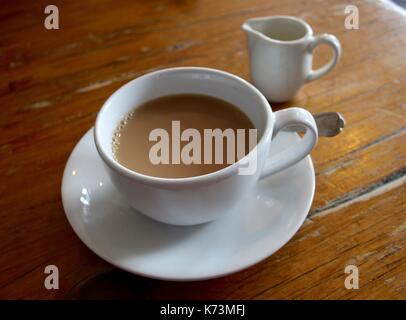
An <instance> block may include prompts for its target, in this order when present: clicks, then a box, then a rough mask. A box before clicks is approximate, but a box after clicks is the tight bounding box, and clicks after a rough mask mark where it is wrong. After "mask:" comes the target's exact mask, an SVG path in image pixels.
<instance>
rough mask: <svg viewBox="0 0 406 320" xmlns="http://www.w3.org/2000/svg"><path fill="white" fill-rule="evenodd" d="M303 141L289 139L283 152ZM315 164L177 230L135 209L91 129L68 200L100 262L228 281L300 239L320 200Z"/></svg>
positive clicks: (158, 274) (283, 137)
mask: <svg viewBox="0 0 406 320" xmlns="http://www.w3.org/2000/svg"><path fill="white" fill-rule="evenodd" d="M298 140H299V137H298V136H297V135H296V134H295V133H287V132H283V133H280V134H278V136H277V138H276V139H275V140H274V141H273V142H272V143H273V145H272V147H271V150H272V151H273V152H278V151H279V150H283V149H284V148H286V147H287V146H290V145H292V144H293V143H295V142H296V141H298ZM314 189H315V176H314V169H313V164H312V161H311V158H310V157H307V158H305V159H304V160H302V161H301V162H300V163H298V164H296V165H295V166H293V167H291V168H289V169H287V170H285V171H282V172H280V173H278V174H276V175H274V176H272V177H270V178H268V179H265V180H263V181H261V182H259V183H258V185H257V187H256V188H255V189H254V190H253V191H252V192H251V193H250V194H249V195H248V197H247V200H246V201H245V203H244V204H243V205H242V206H241V207H240V209H239V210H237V211H236V212H234V213H232V214H229V215H227V216H224V217H222V218H221V219H219V220H216V221H214V222H211V223H207V224H204V225H199V226H191V227H183V226H182V227H177V226H170V225H165V224H162V223H159V222H155V221H153V220H151V219H149V218H146V217H144V216H143V215H142V214H140V213H138V212H137V211H135V210H134V209H132V208H130V207H129V206H128V205H127V204H126V203H125V201H124V200H123V199H122V198H121V196H120V195H119V194H118V193H117V191H116V190H115V189H114V187H113V186H112V184H111V182H110V180H109V177H108V176H107V174H106V173H105V171H104V168H103V167H102V163H101V160H100V159H99V155H98V154H97V151H96V148H95V146H94V142H93V131H92V130H89V131H88V132H87V133H86V134H85V135H84V136H83V138H82V139H81V140H80V141H79V143H78V144H77V145H76V147H75V149H74V150H73V152H72V154H71V155H70V157H69V160H68V163H67V164H66V167H65V172H64V175H63V180H62V201H63V206H64V209H65V212H66V216H67V218H68V220H69V222H70V224H71V226H72V228H73V229H74V230H75V232H76V234H77V235H78V236H79V238H80V239H81V240H82V241H83V242H84V243H85V244H86V245H87V246H88V247H89V248H90V249H91V250H92V251H93V252H95V253H96V254H97V255H99V256H100V257H101V258H103V259H104V260H106V261H108V262H110V263H111V264H113V265H115V266H117V267H119V268H121V269H124V270H126V271H129V272H132V273H135V274H139V275H142V276H146V277H151V278H157V279H165V280H202V279H208V278H215V277H220V276H224V275H227V274H230V273H233V272H236V271H239V270H242V269H244V268H247V267H249V266H251V265H253V264H255V263H258V262H259V261H261V260H263V259H265V258H267V257H269V256H270V255H271V254H273V253H274V252H275V251H277V250H278V249H279V248H281V247H282V246H283V245H284V244H286V243H287V242H288V241H289V239H290V238H292V237H293V235H294V234H295V233H296V232H297V230H298V229H299V227H300V226H301V225H302V223H303V221H304V219H305V218H306V216H307V213H308V211H309V209H310V205H311V203H312V200H313V195H314Z"/></svg>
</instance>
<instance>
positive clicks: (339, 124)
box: [285, 112, 345, 137]
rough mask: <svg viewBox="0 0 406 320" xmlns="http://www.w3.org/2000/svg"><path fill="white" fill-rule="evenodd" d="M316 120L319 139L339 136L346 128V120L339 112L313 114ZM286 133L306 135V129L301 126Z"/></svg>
mask: <svg viewBox="0 0 406 320" xmlns="http://www.w3.org/2000/svg"><path fill="white" fill-rule="evenodd" d="M313 117H314V120H316V124H317V129H318V132H319V137H334V136H336V135H338V134H339V133H340V132H341V131H342V130H343V129H344V127H345V119H344V117H343V116H342V115H341V114H340V113H338V112H322V113H317V114H313ZM285 130H286V131H294V132H300V133H304V132H305V129H304V128H303V127H300V126H290V127H288V128H286V129H285Z"/></svg>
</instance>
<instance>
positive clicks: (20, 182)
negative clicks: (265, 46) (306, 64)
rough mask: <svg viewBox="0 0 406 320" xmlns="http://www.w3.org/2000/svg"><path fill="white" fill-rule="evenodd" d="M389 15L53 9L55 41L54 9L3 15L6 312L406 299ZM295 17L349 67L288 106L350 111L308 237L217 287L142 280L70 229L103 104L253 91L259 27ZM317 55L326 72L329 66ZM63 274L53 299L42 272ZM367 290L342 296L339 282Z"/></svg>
mask: <svg viewBox="0 0 406 320" xmlns="http://www.w3.org/2000/svg"><path fill="white" fill-rule="evenodd" d="M388 3H389V2H388V1H378V0H370V1H352V4H355V5H357V6H358V8H359V11H360V29H359V30H346V29H345V28H344V19H345V13H344V8H345V6H346V5H347V2H345V1H333V0H327V1H299V0H293V1H267V0H252V1H239V0H234V1H232V0H227V1H221V2H220V1H214V0H207V1H197V0H196V1H194V0H183V1H169V0H167V1H148V2H147V1H145V2H144V1H129V0H128V1H111V0H100V1H55V2H54V3H53V4H55V5H57V6H58V8H59V11H60V26H61V29H60V30H53V31H50V30H46V29H45V28H44V26H43V21H44V18H45V15H44V13H43V12H44V8H45V6H46V5H47V4H48V3H47V2H46V1H28V0H27V1H22V0H14V1H12V2H11V1H8V2H5V3H2V5H1V6H0V19H1V21H2V32H1V33H0V72H1V74H2V77H1V78H0V105H1V107H0V132H1V135H0V181H1V182H0V218H1V221H2V224H1V226H0V298H2V299H32V298H35V299H54V298H56V299H78V298H136V299H144V298H146V299H155V298H170V299H174V298H185V299H193V298H196V299H203V298H207V299H386V298H391V299H405V298H406V260H405V257H406V252H405V239H406V197H405V194H406V145H405V139H406V51H405V50H404V48H405V47H406V14H405V12H404V11H403V12H402V11H401V9H395V7H392V6H391V5H389V4H388ZM275 14H289V15H295V16H298V17H301V18H303V19H305V20H307V21H308V22H309V23H310V24H311V25H312V26H313V28H314V31H315V33H322V32H327V33H332V34H335V35H336V36H337V37H338V38H339V39H340V41H341V44H342V47H343V56H342V59H341V61H340V62H339V64H338V65H337V67H336V68H335V69H334V71H333V72H331V73H330V74H329V75H327V76H325V77H323V78H322V79H320V80H318V81H315V82H312V83H309V84H308V85H306V86H305V87H304V88H303V89H302V91H301V92H300V93H299V95H298V96H297V97H296V98H295V99H294V100H293V101H290V102H288V103H286V104H281V105H275V106H274V109H276V110H278V109H280V108H284V107H286V106H293V105H297V106H305V107H306V108H308V109H309V110H310V111H312V112H322V111H332V110H334V111H339V112H341V113H342V114H343V115H344V116H345V118H346V119H347V123H348V125H347V128H346V130H345V131H344V132H343V133H342V134H341V135H340V136H338V137H336V138H334V139H331V140H327V139H325V140H324V139H321V140H320V142H319V144H318V146H317V148H316V150H315V151H314V152H313V160H314V162H315V167H316V171H317V173H316V174H317V190H316V196H315V200H314V203H313V206H312V209H311V212H310V213H309V217H308V218H307V220H306V222H305V224H304V225H303V227H302V228H301V229H300V231H299V232H298V233H297V235H296V236H295V237H294V238H293V239H292V240H291V241H290V242H289V243H288V244H287V245H286V246H284V247H283V248H282V249H280V250H279V251H278V252H277V253H275V254H274V255H273V256H271V257H270V258H268V259H266V260H265V261H263V262H261V263H259V264H258V265H256V266H254V267H251V268H249V269H247V270H244V271H242V272H239V273H237V274H234V275H231V276H227V277H223V278H220V279H215V280H210V281H203V282H190V283H176V282H164V281H156V280H150V279H145V278H141V277H137V276H134V275H131V274H128V273H125V272H122V271H120V270H117V269H115V268H114V267H112V266H111V265H109V264H107V263H106V262H104V261H102V260H101V259H99V258H98V257H96V256H95V255H94V254H93V253H92V252H90V251H89V250H88V249H87V248H86V247H85V246H84V245H83V244H82V243H81V242H80V240H79V239H78V238H77V237H76V235H75V234H74V232H73V230H72V229H71V227H70V226H69V224H68V222H67V220H66V218H65V215H64V212H63V208H62V204H61V195H60V185H61V178H62V172H63V168H64V165H65V163H66V160H67V158H68V156H69V154H70V152H71V150H72V148H73V147H74V145H75V144H76V143H77V141H78V140H79V138H80V137H81V136H82V135H83V134H84V133H85V132H86V131H87V130H88V129H89V128H90V127H91V126H92V125H93V123H94V120H95V116H96V113H97V111H98V109H99V108H100V106H101V104H102V103H103V102H104V101H105V99H106V98H107V97H108V96H109V95H110V94H111V93H112V92H113V91H114V90H115V89H117V88H118V87H120V86H121V85H122V84H124V83H125V82H127V81H128V80H130V79H133V78H134V77H137V76H138V75H141V74H143V73H146V72H148V71H150V70H155V69H159V68H164V67H168V66H184V65H195V66H209V67H213V68H219V69H223V70H226V71H229V72H232V73H234V74H237V75H239V76H241V77H243V78H246V79H249V70H248V56H247V48H246V39H245V35H244V34H243V32H242V30H241V29H240V25H241V23H242V22H243V21H245V20H246V19H248V18H251V17H255V16H266V15H275ZM329 55H330V52H329V50H328V49H327V48H323V47H322V48H320V49H318V50H317V52H316V58H315V67H317V66H320V65H322V64H323V63H325V62H326V61H327V60H328V59H329ZM49 264H55V265H57V266H59V268H60V276H61V278H60V289H59V290H55V291H53V290H46V289H45V288H44V286H43V280H44V268H45V266H46V265H49ZM347 264H355V265H357V266H358V267H359V269H360V288H359V289H358V290H347V289H345V287H344V279H345V276H346V275H345V274H344V268H345V266H346V265H347Z"/></svg>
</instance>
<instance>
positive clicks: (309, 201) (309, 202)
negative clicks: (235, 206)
mask: <svg viewBox="0 0 406 320" xmlns="http://www.w3.org/2000/svg"><path fill="white" fill-rule="evenodd" d="M290 133H291V134H294V135H295V136H296V138H297V139H300V136H299V135H298V134H297V133H295V132H290ZM92 134H93V127H91V128H90V129H89V130H87V131H86V132H85V133H84V134H83V135H82V137H81V138H80V139H79V141H78V142H77V143H76V145H75V147H74V148H73V149H72V151H71V153H70V155H69V157H68V160H67V161H66V164H65V167H64V171H63V176H62V182H61V198H62V206H63V209H64V213H65V216H66V218H67V220H68V222H69V224H70V226H71V228H72V229H73V231H74V232H75V234H76V235H77V237H78V238H79V239H80V240H81V242H82V243H83V244H84V245H85V246H86V247H87V248H89V249H90V251H92V252H93V253H94V254H96V255H97V256H98V257H100V258H101V259H103V260H105V261H106V262H108V263H110V264H111V265H113V266H114V267H116V268H119V269H121V270H124V271H126V272H129V273H132V274H135V275H138V276H142V277H146V278H150V279H156V280H163V281H179V282H188V281H189V282H190V281H204V280H210V279H215V278H220V277H225V276H228V275H231V274H234V273H237V272H240V271H243V270H245V269H248V268H250V267H252V266H254V265H256V264H258V263H260V262H262V261H264V260H265V259H267V258H269V257H270V256H272V255H273V254H274V253H276V252H277V251H279V250H280V249H281V248H282V247H283V246H284V245H286V244H287V243H288V242H289V241H290V240H291V239H292V238H293V237H294V236H295V235H296V233H297V232H298V230H299V229H300V227H301V226H302V225H303V223H304V221H305V220H306V218H307V216H308V214H309V211H310V208H311V205H312V203H313V199H314V194H315V190H316V177H315V170H314V165H313V161H312V158H311V156H310V155H308V156H306V157H305V158H304V159H302V160H301V161H306V163H307V165H308V166H309V169H310V170H311V181H310V182H311V192H310V196H309V197H308V198H307V199H306V209H305V210H303V212H306V214H303V217H302V218H301V219H300V220H299V222H298V223H297V224H296V225H295V228H294V229H291V230H293V232H292V231H291V232H290V233H289V236H288V237H287V238H286V239H284V240H283V241H278V245H277V246H275V248H274V249H273V250H270V251H269V252H266V253H264V254H262V255H261V256H260V257H258V258H256V259H253V260H252V261H250V263H247V264H243V265H242V266H240V267H238V268H232V267H229V268H226V269H225V271H224V272H217V273H212V274H211V275H208V276H202V277H200V276H195V277H179V276H177V277H176V276H175V277H168V276H160V275H158V274H154V273H146V272H141V271H137V270H134V269H132V268H129V267H127V266H125V265H120V264H119V263H117V262H116V261H114V260H113V259H111V258H110V257H108V256H106V255H105V254H103V253H101V252H99V250H98V249H97V248H92V247H91V244H90V243H88V242H87V241H85V239H84V237H82V234H81V231H80V230H78V229H79V227H78V226H77V225H76V224H75V223H74V222H73V221H72V219H71V217H70V214H69V213H68V210H67V204H66V201H67V200H66V197H64V186H66V181H67V177H68V176H69V175H70V174H69V173H68V166H69V163H70V161H71V158H72V156H73V154H74V153H75V151H76V150H77V149H78V148H79V146H80V144H81V143H82V141H83V140H84V139H85V138H86V137H87V136H88V135H92ZM91 140H92V141H93V139H91ZM96 152H97V151H96ZM290 169H291V167H289V168H286V169H284V170H282V171H280V173H282V172H284V171H285V170H290ZM277 174H279V172H278V173H277ZM148 219H150V218H148ZM208 223H215V221H212V222H208Z"/></svg>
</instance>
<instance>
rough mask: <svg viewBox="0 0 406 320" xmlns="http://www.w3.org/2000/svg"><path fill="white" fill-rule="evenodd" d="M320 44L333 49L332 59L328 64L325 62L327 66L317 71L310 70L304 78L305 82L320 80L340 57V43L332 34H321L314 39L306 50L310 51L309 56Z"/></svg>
mask: <svg viewBox="0 0 406 320" xmlns="http://www.w3.org/2000/svg"><path fill="white" fill-rule="evenodd" d="M322 43H324V44H328V45H329V46H330V47H332V48H333V57H332V58H331V59H330V61H329V62H327V64H325V65H324V66H322V67H321V68H319V69H317V70H310V72H309V74H308V75H307V77H306V82H309V81H313V80H316V79H318V78H320V77H321V76H324V75H325V74H326V73H328V72H329V71H330V70H331V69H333V68H334V66H335V65H336V63H337V61H338V59H339V58H340V55H341V45H340V41H338V39H337V38H336V37H335V36H333V35H332V34H322V35H319V36H316V37H314V38H313V39H312V40H311V41H310V44H309V47H308V50H309V51H310V53H311V54H313V50H314V49H315V48H316V47H317V46H318V45H320V44H322Z"/></svg>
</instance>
